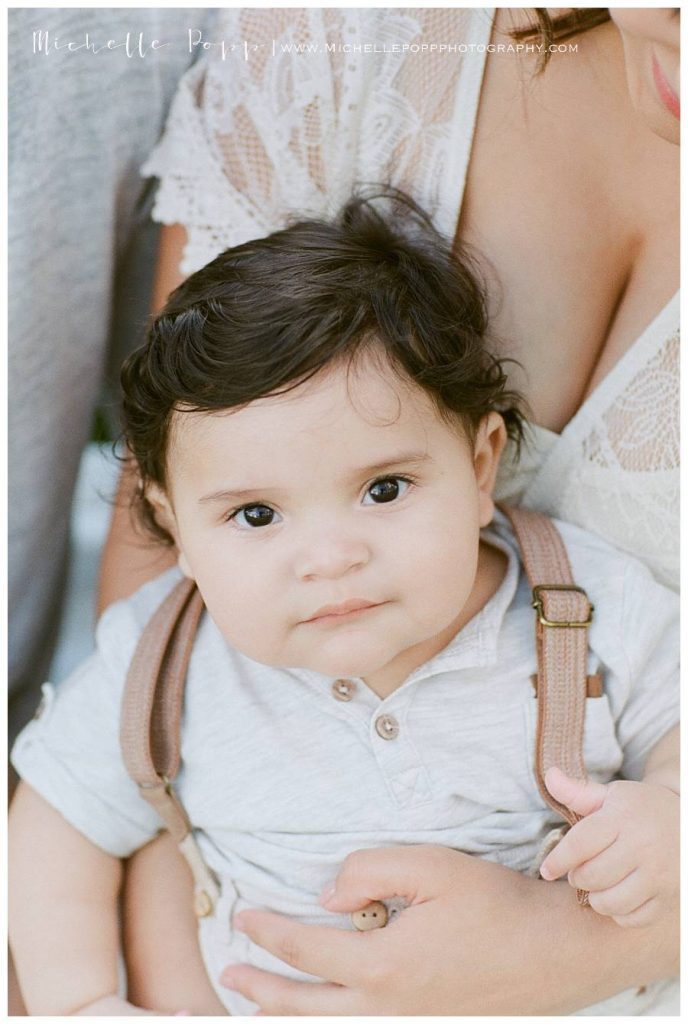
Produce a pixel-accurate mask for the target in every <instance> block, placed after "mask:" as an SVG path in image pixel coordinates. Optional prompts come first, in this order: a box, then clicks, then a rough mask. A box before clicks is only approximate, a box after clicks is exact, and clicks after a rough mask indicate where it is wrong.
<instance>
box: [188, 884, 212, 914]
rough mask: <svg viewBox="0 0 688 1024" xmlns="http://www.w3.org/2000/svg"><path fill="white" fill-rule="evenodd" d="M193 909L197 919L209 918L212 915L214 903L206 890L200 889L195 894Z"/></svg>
mask: <svg viewBox="0 0 688 1024" xmlns="http://www.w3.org/2000/svg"><path fill="white" fill-rule="evenodd" d="M193 908H194V914H195V915H196V917H207V916H208V914H210V913H212V910H213V903H212V900H211V899H210V896H209V895H208V893H207V892H206V891H205V889H199V890H198V891H197V892H195V893H194V901H193Z"/></svg>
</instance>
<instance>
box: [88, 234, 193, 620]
mask: <svg viewBox="0 0 688 1024" xmlns="http://www.w3.org/2000/svg"><path fill="white" fill-rule="evenodd" d="M185 244H186V231H185V229H184V228H183V227H182V226H181V225H180V224H173V225H171V226H168V225H165V226H163V227H162V228H161V231H160V240H159V244H158V262H157V267H156V271H155V280H154V283H153V296H152V300H151V309H152V312H154V313H155V312H157V311H158V310H160V309H162V307H163V306H164V304H165V302H166V301H167V296H168V295H169V294H170V292H171V291H173V289H174V288H176V287H177V285H178V284H181V282H182V281H183V280H184V275H183V274H181V273H180V271H179V263H180V260H181V257H182V252H183V250H184V246H185ZM136 480H137V478H136V473H135V470H134V469H133V468H131V467H130V466H126V467H125V468H124V469H123V471H122V474H121V477H120V481H119V486H118V489H117V497H116V499H115V506H114V511H113V515H112V521H111V523H110V531H109V533H108V538H107V540H106V542H105V547H104V548H103V554H102V557H101V562H100V578H99V581H98V606H97V611H98V615H101V614H102V613H103V612H104V611H105V609H106V608H107V606H108V605H109V604H112V602H113V601H117V600H119V599H120V598H123V597H128V596H129V594H132V593H133V592H134V591H135V590H137V589H138V588H139V587H140V586H142V584H144V583H146V582H147V581H148V580H150V579H153V577H155V576H158V575H159V574H160V573H161V572H164V571H165V569H168V568H169V567H170V566H171V565H174V562H175V559H176V552H175V551H174V549H171V548H166V547H164V546H163V545H161V544H157V543H156V542H155V540H153V539H151V538H149V537H147V536H146V535H145V534H144V532H143V531H142V530H140V529H137V528H136V527H135V525H134V522H133V520H132V514H131V510H130V509H131V499H132V495H133V493H134V488H135V487H136Z"/></svg>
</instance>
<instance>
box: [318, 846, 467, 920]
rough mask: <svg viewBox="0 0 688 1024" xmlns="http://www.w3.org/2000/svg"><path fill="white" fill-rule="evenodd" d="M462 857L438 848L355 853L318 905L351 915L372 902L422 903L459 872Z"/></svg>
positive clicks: (345, 862)
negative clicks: (449, 874) (396, 899)
mask: <svg viewBox="0 0 688 1024" xmlns="http://www.w3.org/2000/svg"><path fill="white" fill-rule="evenodd" d="M464 856H465V855H464V854H461V853H459V852H458V851H456V850H448V849H445V848H444V847H441V846H429V845H428V846H407V847H400V848H395V847H380V848H379V849H377V850H356V852H355V853H351V854H349V856H348V857H347V858H346V859H345V860H344V863H343V864H342V867H341V870H340V872H339V874H338V875H337V879H336V882H335V883H334V884H333V886H331V887H330V888H329V889H327V890H325V892H324V893H323V895H322V896H321V898H320V902H321V904H322V905H323V906H324V907H327V909H328V910H332V911H336V912H339V913H347V912H348V913H350V912H352V911H354V910H360V909H361V907H364V906H365V905H366V903H370V902H371V900H384V899H391V898H392V897H393V896H401V897H403V898H404V899H405V900H407V902H408V903H409V904H412V903H423V902H425V901H426V900H428V899H431V898H432V897H433V896H436V895H437V894H438V892H439V891H440V886H439V885H438V880H442V882H444V880H445V879H446V876H447V872H448V871H451V872H456V871H457V870H460V867H461V858H462V857H464Z"/></svg>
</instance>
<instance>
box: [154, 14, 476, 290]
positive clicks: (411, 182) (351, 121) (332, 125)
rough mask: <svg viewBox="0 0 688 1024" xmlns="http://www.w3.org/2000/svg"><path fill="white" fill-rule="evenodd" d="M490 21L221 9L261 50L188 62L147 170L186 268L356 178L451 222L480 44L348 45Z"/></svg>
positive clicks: (439, 33) (238, 35)
mask: <svg viewBox="0 0 688 1024" xmlns="http://www.w3.org/2000/svg"><path fill="white" fill-rule="evenodd" d="M490 25H491V15H490V12H489V11H486V10H477V11H471V10H452V9H442V8H440V9H437V8H435V9H423V10H411V9H409V10H393V9H389V8H386V9H381V10H367V9H351V10H348V9H347V10H344V9H307V10H303V9H301V10H294V9H281V10H256V9H246V8H242V9H232V10H223V11H221V13H220V16H219V24H218V29H217V31H218V33H221V34H222V36H223V37H224V38H227V39H228V40H230V39H234V40H239V39H245V40H247V42H249V43H251V42H253V43H254V44H255V45H257V46H259V47H260V49H258V50H256V51H255V52H251V53H249V55H248V59H246V60H245V59H244V58H243V56H242V55H240V54H239V53H234V54H231V55H228V58H227V60H226V61H225V62H222V61H221V60H219V57H218V56H217V55H213V56H211V57H209V58H208V59H206V60H202V61H200V62H199V63H198V64H197V65H196V66H194V67H193V68H192V69H191V70H190V71H189V73H188V74H187V75H186V76H185V77H184V78H183V79H182V81H181V83H180V86H179V90H178V93H177V96H176V98H175V101H174V103H173V106H172V109H171V112H170V117H169V120H168V124H167V127H166V131H165V134H164V136H163V138H162V140H161V142H160V143H159V144H158V146H157V147H156V148H155V150H154V151H153V153H152V154H151V156H150V157H149V159H148V161H147V162H146V164H145V165H144V167H143V169H142V173H144V174H146V175H156V176H158V177H160V179H161V183H160V187H159V190H158V193H157V197H156V203H155V208H154V212H153V216H154V218H155V219H156V220H158V221H161V222H162V223H175V222H179V223H182V224H184V225H185V227H186V230H187V234H188V245H187V248H186V250H185V253H184V259H183V262H182V264H181V270H182V271H183V272H184V273H191V272H193V271H194V270H197V269H198V268H199V267H201V266H203V265H204V264H205V263H206V262H208V260H210V259H212V258H213V257H214V256H216V255H217V253H218V252H220V251H222V249H224V248H226V247H227V246H229V245H236V244H239V243H241V242H243V241H246V240H248V239H249V238H251V237H256V236H257V235H263V234H268V233H269V232H270V231H273V230H276V229H277V228H279V227H283V226H284V225H285V223H286V222H288V221H289V220H290V219H292V218H293V217H294V216H296V215H306V214H307V215H311V216H314V215H319V214H323V213H325V212H333V211H334V210H335V209H336V208H337V207H338V206H339V205H341V203H343V202H344V201H345V199H346V198H347V197H348V195H349V193H350V192H351V189H352V187H353V186H354V185H355V184H357V183H381V182H391V183H392V184H395V185H397V186H399V187H401V188H403V189H405V190H406V191H408V192H410V193H411V194H412V195H414V196H415V197H416V198H418V199H419V200H421V201H422V202H423V204H424V206H425V208H426V209H427V210H428V212H429V213H430V214H431V215H434V216H437V215H440V214H441V215H442V220H443V221H444V223H445V225H446V227H447V229H448V230H450V231H451V230H452V229H453V227H454V223H455V220H456V211H457V210H458V204H459V199H460V193H459V189H460V188H461V184H462V182H461V180H457V179H456V177H454V178H453V179H452V178H451V177H449V179H448V178H447V174H448V172H449V171H450V170H451V168H453V167H454V165H455V162H456V151H457V145H456V139H455V137H454V136H455V132H453V131H452V128H453V125H454V123H455V120H456V108H457V95H458V90H459V89H460V86H461V81H462V77H463V76H465V75H466V73H467V71H468V73H469V74H475V73H476V71H479V72H480V74H481V73H482V63H483V61H484V55H476V54H474V55H470V56H466V57H457V55H456V54H454V55H448V54H446V53H428V52H425V53H413V52H408V53H407V54H405V55H404V54H401V53H398V52H383V53H355V54H351V53H347V52H345V47H346V45H347V43H348V44H352V43H354V42H355V43H356V44H359V43H370V44H374V45H377V46H379V47H382V45H383V44H385V43H386V44H388V45H391V44H392V43H394V44H396V45H397V46H404V45H407V46H409V47H412V46H416V45H421V44H423V43H428V44H430V43H436V42H437V41H438V40H448V39H451V40H457V41H459V40H461V41H465V40H466V39H468V38H473V37H474V36H475V38H478V35H482V36H483V37H484V36H485V35H486V33H489V29H490ZM295 45H298V46H301V47H311V48H312V50H311V51H309V52H301V53H296V52H294V49H293V48H294V46H295ZM328 47H329V48H330V49H328ZM230 58H231V59H230ZM471 61H472V62H473V63H472V65H471V63H470V62H471ZM478 62H480V63H479V64H478ZM460 113H461V111H460V110H459V115H460ZM459 120H460V116H459ZM469 128H470V131H471V132H472V124H470V126H469ZM463 141H464V145H465V148H467V144H468V143H470V138H468V139H464V140H463ZM447 180H450V181H452V183H453V185H454V187H455V189H456V192H455V194H454V195H452V196H449V197H447V194H446V192H447Z"/></svg>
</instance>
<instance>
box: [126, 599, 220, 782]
mask: <svg viewBox="0 0 688 1024" xmlns="http://www.w3.org/2000/svg"><path fill="white" fill-rule="evenodd" d="M202 611H203V601H202V598H201V595H200V594H199V592H198V591H197V590H196V585H195V583H194V582H193V580H188V579H183V580H181V581H180V582H179V583H178V584H177V586H176V587H175V588H174V589H173V590H172V591H171V592H170V593H169V594H168V595H167V597H166V598H165V600H164V601H163V603H162V604H161V605H160V607H159V608H158V609H157V611H156V612H155V614H154V615H153V617H152V618H151V620H150V622H149V623H148V625H147V626H146V628H145V630H144V631H143V633H142V635H141V639H140V640H139V643H138V646H137V648H136V651H135V652H134V657H133V658H132V661H131V665H130V666H129V672H128V673H127V680H126V684H125V688H124V695H123V698H122V721H121V727H120V740H121V745H122V753H123V757H124V763H125V765H126V768H127V771H128V772H129V774H130V775H131V777H132V778H133V779H134V781H135V782H136V783H138V785H139V786H144V787H149V786H157V785H158V784H159V783H160V781H161V780H162V779H167V780H169V781H171V780H172V779H174V778H175V776H176V774H177V772H178V770H179V759H180V723H181V714H182V701H183V697H184V682H185V679H186V669H187V666H188V663H189V658H190V656H191V650H192V648H193V642H194V637H195V634H196V627H197V625H198V620H199V618H200V615H201V612H202Z"/></svg>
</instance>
